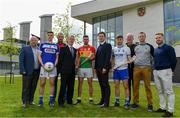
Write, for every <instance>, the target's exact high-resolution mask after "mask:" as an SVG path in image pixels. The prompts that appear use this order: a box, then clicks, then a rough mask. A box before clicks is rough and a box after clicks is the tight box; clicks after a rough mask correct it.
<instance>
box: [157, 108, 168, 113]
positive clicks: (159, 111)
mask: <svg viewBox="0 0 180 118" xmlns="http://www.w3.org/2000/svg"><path fill="white" fill-rule="evenodd" d="M155 112H158V113H163V112H166V110H165V109H161V108H159V109H157V110H156V111H155Z"/></svg>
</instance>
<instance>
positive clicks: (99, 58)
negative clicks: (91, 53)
mask: <svg viewBox="0 0 180 118" xmlns="http://www.w3.org/2000/svg"><path fill="white" fill-rule="evenodd" d="M111 54H112V46H111V44H109V43H106V42H105V43H104V44H102V45H99V47H98V48H97V52H96V56H95V69H103V68H104V69H110V68H111Z"/></svg>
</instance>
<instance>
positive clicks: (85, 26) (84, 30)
mask: <svg viewBox="0 0 180 118" xmlns="http://www.w3.org/2000/svg"><path fill="white" fill-rule="evenodd" d="M84 35H86V21H84Z"/></svg>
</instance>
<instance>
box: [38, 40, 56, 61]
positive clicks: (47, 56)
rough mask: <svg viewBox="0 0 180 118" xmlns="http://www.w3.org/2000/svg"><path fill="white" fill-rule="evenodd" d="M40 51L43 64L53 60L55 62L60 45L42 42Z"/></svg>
mask: <svg viewBox="0 0 180 118" xmlns="http://www.w3.org/2000/svg"><path fill="white" fill-rule="evenodd" d="M40 52H41V58H42V62H43V64H45V63H46V62H52V63H53V64H55V61H56V54H58V53H59V48H58V45H56V44H54V43H42V44H41V45H40Z"/></svg>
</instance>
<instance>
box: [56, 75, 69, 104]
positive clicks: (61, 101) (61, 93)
mask: <svg viewBox="0 0 180 118" xmlns="http://www.w3.org/2000/svg"><path fill="white" fill-rule="evenodd" d="M67 79H68V78H67V74H63V73H61V86H60V91H59V97H58V104H59V105H62V104H64V94H65V92H66V87H67Z"/></svg>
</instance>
